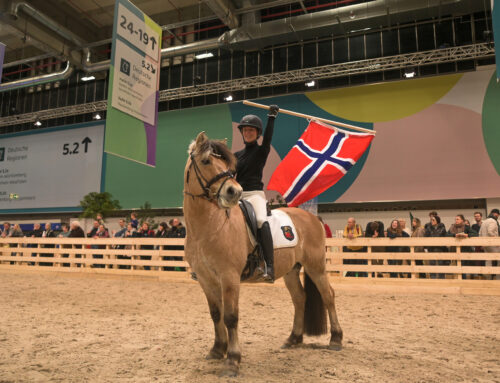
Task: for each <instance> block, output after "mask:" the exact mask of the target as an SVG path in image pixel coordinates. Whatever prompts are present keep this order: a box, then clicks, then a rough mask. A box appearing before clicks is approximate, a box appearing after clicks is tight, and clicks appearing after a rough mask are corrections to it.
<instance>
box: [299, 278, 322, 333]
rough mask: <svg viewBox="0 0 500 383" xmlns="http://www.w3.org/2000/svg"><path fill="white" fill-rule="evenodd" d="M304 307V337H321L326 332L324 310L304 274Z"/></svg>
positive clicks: (313, 286)
mask: <svg viewBox="0 0 500 383" xmlns="http://www.w3.org/2000/svg"><path fill="white" fill-rule="evenodd" d="M304 290H305V292H306V307H305V312H304V331H305V333H306V335H323V334H326V332H327V331H328V327H327V319H326V309H325V305H324V304H323V299H321V294H320V293H319V291H318V288H317V287H316V285H315V284H314V282H313V281H312V279H311V278H309V275H307V273H306V272H304Z"/></svg>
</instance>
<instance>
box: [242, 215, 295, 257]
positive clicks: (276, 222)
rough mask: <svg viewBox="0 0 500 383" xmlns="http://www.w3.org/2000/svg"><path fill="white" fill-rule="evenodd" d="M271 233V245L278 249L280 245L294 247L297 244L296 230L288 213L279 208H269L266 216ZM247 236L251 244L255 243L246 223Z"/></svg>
mask: <svg viewBox="0 0 500 383" xmlns="http://www.w3.org/2000/svg"><path fill="white" fill-rule="evenodd" d="M267 221H268V222H269V227H270V228H271V235H272V236H273V247H274V248H275V249H280V248H282V247H294V246H295V245H297V241H298V237H297V230H295V226H294V224H293V222H292V219H291V218H290V216H289V215H288V214H286V213H285V212H283V211H281V210H271V216H270V217H267ZM247 232H248V236H249V237H250V242H252V246H255V245H256V242H255V238H254V237H253V235H252V232H251V231H250V228H249V227H248V225H247Z"/></svg>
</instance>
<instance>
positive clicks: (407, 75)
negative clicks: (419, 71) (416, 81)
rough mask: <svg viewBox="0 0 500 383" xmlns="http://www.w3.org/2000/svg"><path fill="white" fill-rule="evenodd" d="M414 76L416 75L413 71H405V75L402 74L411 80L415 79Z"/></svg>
mask: <svg viewBox="0 0 500 383" xmlns="http://www.w3.org/2000/svg"><path fill="white" fill-rule="evenodd" d="M415 75H416V73H415V71H414V70H407V71H405V74H404V76H405V77H406V78H413V77H415Z"/></svg>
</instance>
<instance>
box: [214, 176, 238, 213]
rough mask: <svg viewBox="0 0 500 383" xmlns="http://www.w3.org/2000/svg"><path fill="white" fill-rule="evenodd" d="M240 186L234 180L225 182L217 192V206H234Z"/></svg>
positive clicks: (226, 207) (225, 207)
mask: <svg viewBox="0 0 500 383" xmlns="http://www.w3.org/2000/svg"><path fill="white" fill-rule="evenodd" d="M242 192H243V189H242V187H241V186H240V185H239V184H237V183H236V182H227V183H226V184H225V185H224V186H223V187H222V189H221V191H220V193H219V201H218V202H219V206H220V207H221V208H224V209H228V208H231V207H233V206H235V205H236V204H237V203H238V201H239V200H240V197H241V193H242Z"/></svg>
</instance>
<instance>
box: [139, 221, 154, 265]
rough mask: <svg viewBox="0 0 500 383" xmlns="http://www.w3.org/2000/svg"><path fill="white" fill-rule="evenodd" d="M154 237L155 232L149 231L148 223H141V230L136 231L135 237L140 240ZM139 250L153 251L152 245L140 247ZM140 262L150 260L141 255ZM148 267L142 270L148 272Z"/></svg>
mask: <svg viewBox="0 0 500 383" xmlns="http://www.w3.org/2000/svg"><path fill="white" fill-rule="evenodd" d="M154 236H155V232H154V231H153V230H150V229H149V223H147V222H143V223H142V225H141V228H140V229H139V230H138V231H137V237H142V238H152V237H154ZM141 250H153V245H141ZM140 259H141V260H151V256H150V255H145V256H144V255H141V256H140ZM150 269H151V268H150V267H149V266H144V270H150Z"/></svg>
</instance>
